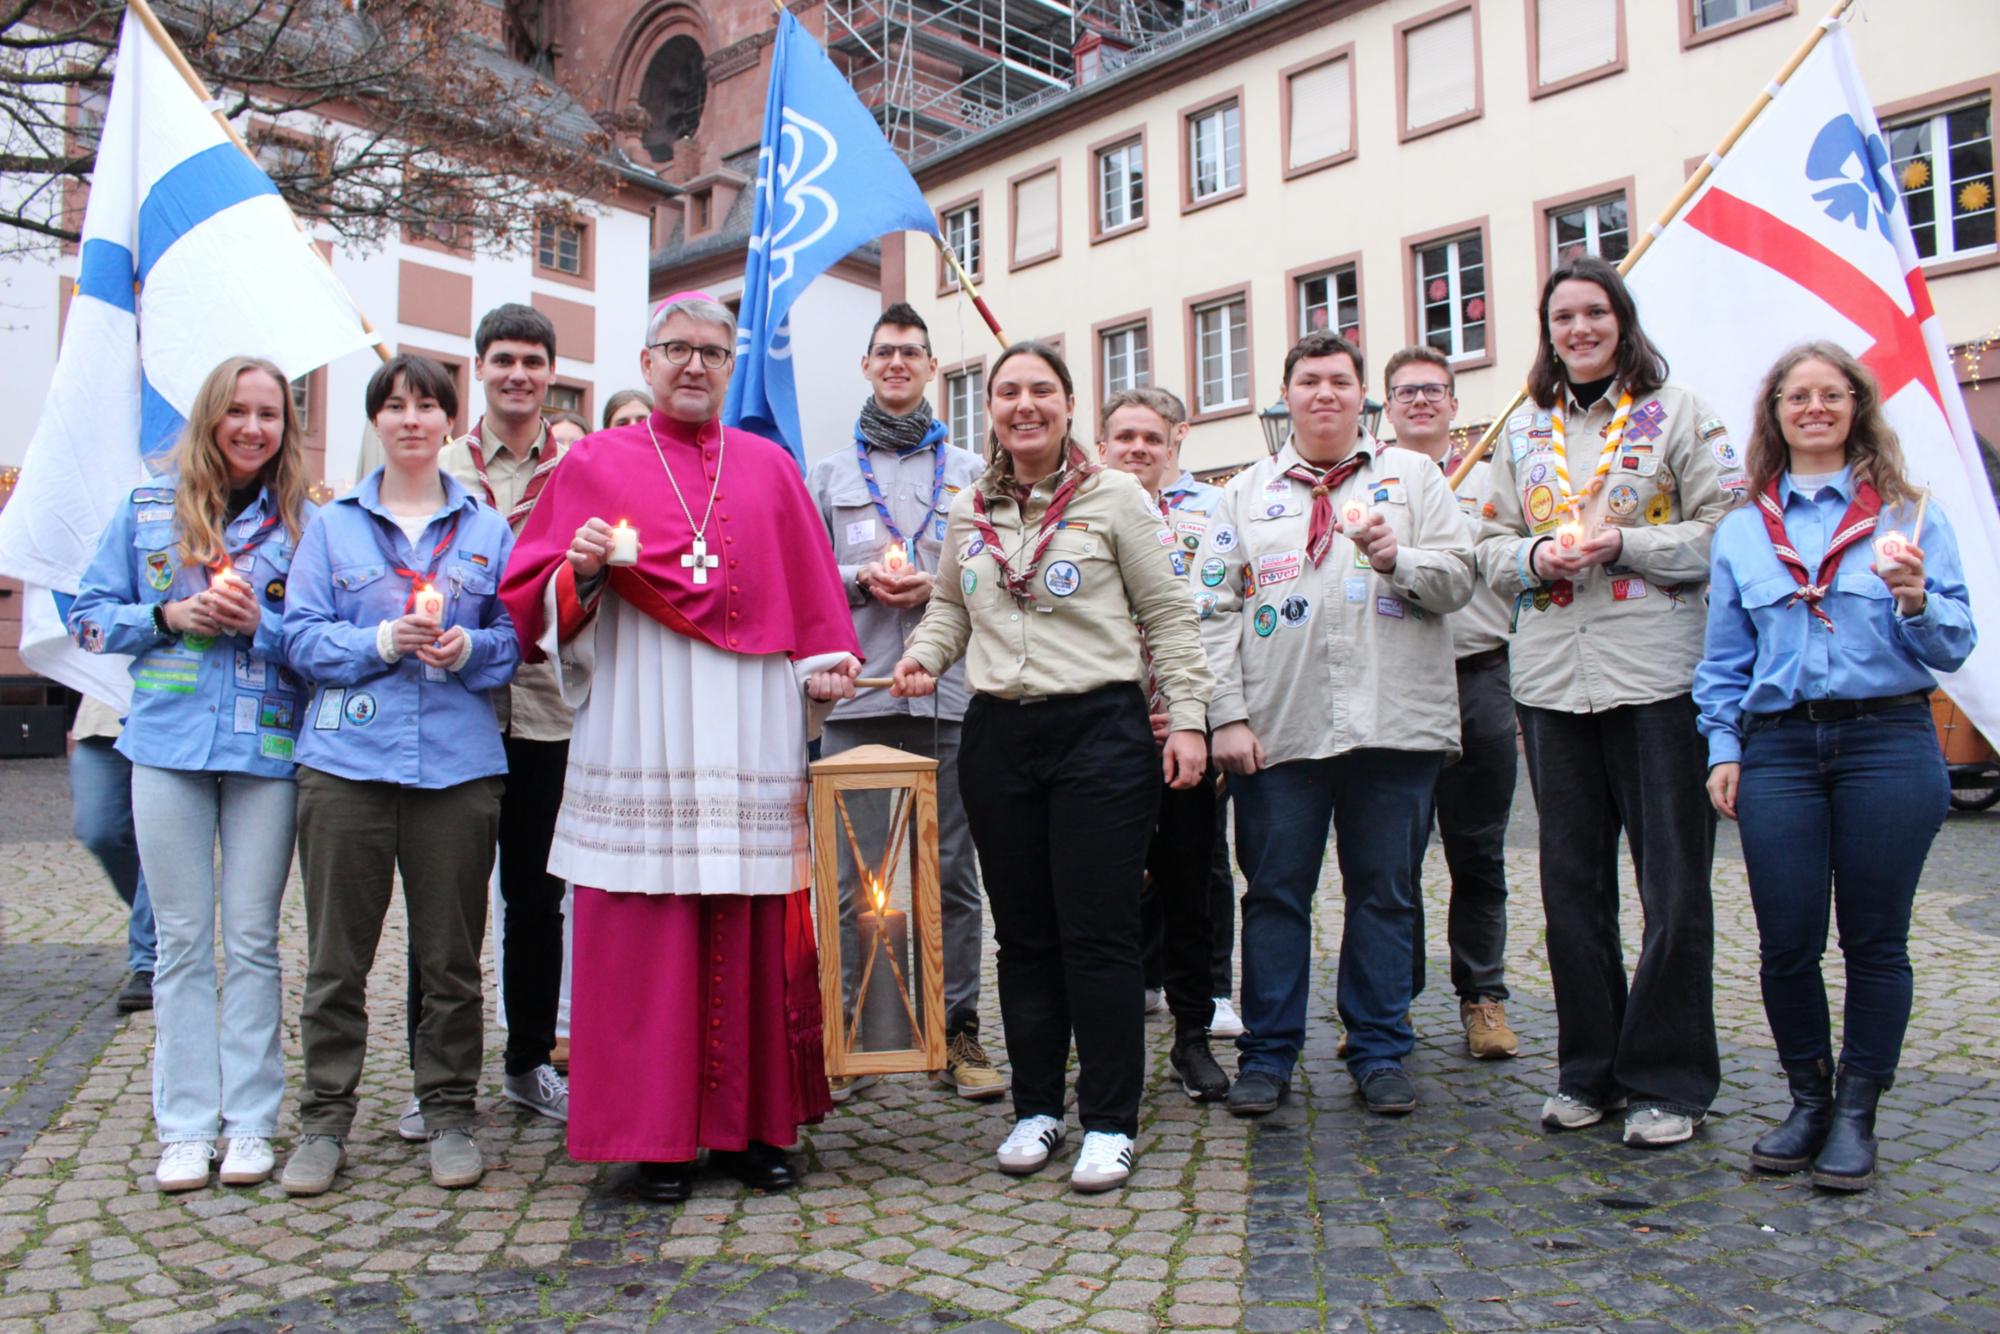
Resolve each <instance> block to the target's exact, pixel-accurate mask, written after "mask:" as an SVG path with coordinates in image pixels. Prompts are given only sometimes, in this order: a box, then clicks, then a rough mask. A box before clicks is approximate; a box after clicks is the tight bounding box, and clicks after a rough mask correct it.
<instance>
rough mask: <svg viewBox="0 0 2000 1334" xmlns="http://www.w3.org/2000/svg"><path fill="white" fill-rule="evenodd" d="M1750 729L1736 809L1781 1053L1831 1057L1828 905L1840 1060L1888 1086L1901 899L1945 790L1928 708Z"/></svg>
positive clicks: (1904, 950) (1903, 972)
mask: <svg viewBox="0 0 2000 1334" xmlns="http://www.w3.org/2000/svg"><path fill="white" fill-rule="evenodd" d="M1746 733H1747V734H1746V735H1745V737H1744V739H1743V776H1742V780H1741V783H1740V785H1739V787H1738V790H1737V796H1736V815H1737V820H1738V822H1739V823H1740V824H1741V826H1742V832H1743V860H1744V864H1745V865H1746V866H1747V867H1748V868H1749V871H1750V902H1751V904H1752V905H1753V906H1754V907H1755V908H1756V910H1757V935H1758V940H1759V956H1760V959H1761V965H1760V967H1759V969H1758V978H1759V980H1760V981H1761V982H1762V983H1763V988H1764V1013H1765V1015H1766V1016H1767V1017H1768V1018H1769V1019H1770V1021H1771V1036H1772V1037H1773V1038H1774V1039H1776V1041H1777V1044H1778V1059H1779V1060H1781V1061H1783V1062H1785V1063H1786V1064H1787V1065H1791V1064H1803V1063H1810V1062H1813V1061H1824V1060H1828V1059H1830V1058H1831V1057H1832V1055H1833V1037H1832V1025H1831V1022H1830V1020H1829V1018H1828V1015H1827V1006H1826V983H1825V982H1824V981H1823V980H1822V979H1821V977H1820V966H1819V961H1820V956H1821V955H1822V954H1824V953H1825V952H1826V929H1827V918H1828V915H1829V910H1831V913H1832V914H1833V915H1835V916H1837V917H1838V919H1839V922H1840V952H1841V955H1842V956H1843V957H1844V958H1845V959H1846V961H1847V1014H1846V1020H1845V1022H1844V1023H1843V1025H1842V1031H1841V1052H1840V1063H1841V1064H1842V1065H1846V1066H1851V1067H1853V1069H1855V1070H1856V1071H1858V1072H1859V1073H1861V1074H1863V1075H1866V1076H1867V1077H1868V1078H1870V1079H1873V1080H1876V1081H1879V1082H1880V1083H1883V1084H1888V1083H1889V1082H1890V1081H1891V1080H1893V1079H1894V1077H1895V1074H1896V1063H1897V1060H1898V1058H1899V1057H1900V1056H1901V1055H1902V1050H1903V1031H1904V1029H1905V1028H1906V1027H1907V1026H1908V1024H1909V1021H1910V991H1911V974H1910V951H1909V940H1910V901H1911V899H1912V898H1914V897H1915V895H1916V891H1917V879H1918V877H1919V876H1920V875H1922V873H1923V869H1924V858H1925V857H1926V856H1928V855H1929V853H1930V848H1931V840H1932V839H1934V838H1936V837H1937V832H1938V828H1939V826H1941V825H1942V824H1943V823H1944V816H1945V809H1946V807H1947V805H1948V804H1949V801H1950V797H1951V781H1950V779H1949V778H1947V777H1946V775H1945V767H1944V757H1943V756H1942V755H1940V754H1939V753H1938V743H1937V730H1936V728H1935V726H1934V725H1933V724H1932V722H1931V713H1930V710H1929V709H1928V708H1926V707H1924V706H1923V705H1921V704H1910V705H1906V706H1904V707H1902V708H1896V709H1886V710H1884V711H1883V712H1881V713H1875V714H1870V715H1868V716H1867V717H1865V718H1854V719H1849V720H1846V721H1843V722H1835V723H1812V722H1807V721H1805V720H1803V719H1798V720H1784V721H1777V722H1771V723H1764V724H1758V723H1755V722H1752V723H1751V725H1750V726H1749V727H1748V728H1746Z"/></svg>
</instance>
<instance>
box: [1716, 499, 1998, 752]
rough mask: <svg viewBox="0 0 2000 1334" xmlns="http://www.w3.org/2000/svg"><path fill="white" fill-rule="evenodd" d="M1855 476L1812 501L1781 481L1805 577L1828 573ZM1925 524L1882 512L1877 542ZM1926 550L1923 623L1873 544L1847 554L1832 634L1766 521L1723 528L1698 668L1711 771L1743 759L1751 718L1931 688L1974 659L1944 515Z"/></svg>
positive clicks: (1929, 517) (1924, 536) (1932, 515)
mask: <svg viewBox="0 0 2000 1334" xmlns="http://www.w3.org/2000/svg"><path fill="white" fill-rule="evenodd" d="M1852 485H1853V481H1852V475H1851V470H1849V469H1845V468H1843V469H1842V470H1841V471H1840V473H1839V474H1838V475H1837V476H1836V477H1834V479H1833V480H1832V481H1830V482H1828V483H1827V484H1826V485H1825V486H1823V487H1821V488H1820V490H1819V492H1818V494H1817V495H1810V496H1809V495H1806V494H1805V493H1804V492H1802V491H1799V490H1796V489H1794V488H1793V486H1792V478H1791V474H1790V473H1786V474H1784V475H1782V476H1780V477H1779V478H1778V503H1779V504H1780V505H1782V506H1784V509H1785V532H1786V534H1787V535H1788V536H1789V537H1790V538H1791V541H1792V546H1793V547H1794V548H1795V549H1796V550H1797V551H1798V553H1799V558H1800V559H1801V560H1803V561H1804V562H1805V564H1806V569H1807V570H1808V571H1810V572H1811V573H1812V574H1813V575H1814V576H1817V575H1818V573H1819V563H1820V558H1821V557H1822V556H1824V555H1825V554H1826V547H1827V542H1828V541H1829V540H1830V539H1831V538H1832V536H1833V534H1834V532H1835V530H1836V529H1838V528H1839V527H1840V520H1841V517H1842V516H1843V515H1845V514H1846V513H1847V504H1848V500H1849V497H1850V496H1851V494H1852V489H1851V488H1852ZM1915 518H1916V514H1915V511H1914V509H1913V508H1912V507H1910V506H1899V507H1896V508H1894V509H1891V508H1890V507H1889V506H1887V505H1884V506H1883V508H1882V517H1881V522H1880V524H1879V526H1878V527H1877V528H1876V530H1875V532H1876V535H1878V536H1879V535H1880V534H1882V533H1885V532H1890V531H1892V530H1893V531H1896V532H1901V533H1905V534H1907V533H1909V532H1910V530H1911V525H1912V523H1913V522H1914V520H1915ZM1917 545H1918V546H1920V547H1922V548H1923V550H1924V589H1925V592H1926V593H1927V595H1928V596H1927V598H1926V601H1925V604H1924V609H1923V612H1922V614H1920V615H1917V616H1901V615H1898V614H1897V612H1896V601H1895V598H1894V597H1893V596H1892V595H1891V594H1890V592H1889V586H1888V585H1887V584H1885V583H1883V582H1882V577H1881V576H1880V575H1878V574H1876V573H1875V571H1874V570H1873V569H1871V568H1870V567H1871V566H1872V565H1874V563H1875V546H1874V542H1873V539H1872V538H1871V539H1869V540H1865V541H1861V542H1856V543H1855V544H1854V545H1852V546H1850V547H1848V548H1847V550H1845V551H1843V552H1842V553H1841V554H1840V564H1839V566H1838V568H1837V569H1836V570H1835V571H1834V574H1833V579H1832V587H1831V588H1830V589H1829V590H1828V592H1827V594H1826V597H1825V598H1824V599H1823V600H1822V601H1821V602H1820V607H1821V608H1822V609H1823V610H1824V611H1825V612H1826V614H1827V615H1828V616H1830V617H1832V618H1833V628H1832V629H1829V628H1828V627H1827V624H1826V622H1825V621H1822V620H1820V619H1819V618H1818V617H1817V616H1814V615H1813V614H1812V611H1811V610H1810V609H1809V608H1808V607H1807V606H1806V604H1805V603H1803V602H1793V601H1792V594H1794V593H1796V592H1798V589H1799V585H1798V581H1797V580H1796V579H1794V578H1793V577H1792V575H1791V572H1790V571H1789V570H1788V569H1787V568H1786V567H1785V565H1784V564H1783V563H1782V562H1780V561H1779V559H1778V556H1777V553H1776V552H1774V551H1772V550H1771V537H1770V534H1769V533H1767V532H1766V531H1765V530H1764V519H1763V514H1762V512H1761V511H1760V510H1758V508H1757V507H1756V506H1755V505H1746V506H1744V507H1743V508H1742V509H1739V510H1736V511H1735V512H1733V513H1731V514H1730V515H1729V516H1728V517H1727V518H1725V519H1724V520H1723V521H1722V522H1721V523H1720V524H1718V525H1717V526H1716V529H1715V546H1714V549H1713V551H1712V552H1711V554H1710V557H1709V563H1710V567H1711V571H1712V572H1711V574H1710V579H1711V580H1712V582H1711V583H1710V584H1709V589H1708V640H1707V645H1706V648H1705V650H1704V652H1703V654H1702V660H1701V665H1700V666H1699V667H1697V668H1696V669H1695V675H1694V702H1695V703H1696V704H1697V705H1698V706H1699V707H1700V709H1701V730H1702V732H1703V734H1704V735H1706V736H1707V737H1708V762H1709V763H1710V764H1711V765H1716V764H1731V763H1737V762H1740V761H1741V760H1742V758H1743V715H1745V714H1746V713H1748V714H1757V713H1782V712H1784V711H1785V710H1786V709H1789V708H1791V707H1792V706H1793V705H1796V704H1803V703H1805V702H1806V701H1807V700H1816V699H1882V698H1885V697H1887V696H1890V695H1905V694H1909V693H1911V692H1913V691H1927V690H1933V689H1935V688H1936V687H1937V681H1936V679H1935V678H1933V677H1932V676H1931V671H1932V670H1936V671H1941V672H1949V671H1956V670H1957V669H1958V666H1959V664H1961V663H1963V662H1964V661H1965V659H1966V658H1967V656H1968V655H1970V654H1971V652H1972V646H1973V644H1974V643H1976V642H1977V640H1978V635H1977V633H1976V632H1975V630H1974V629H1973V625H1972V610H1971V607H1970V606H1969V604H1968V602H1967V595H1966V591H1965V574H1964V571H1963V569H1962V568H1961V566H1960V565H1959V560H1958V541H1957V539H1956V538H1954V537H1953V536H1952V531H1951V523H1950V521H1949V520H1948V519H1946V518H1945V516H1944V513H1943V511H1942V510H1941V509H1939V507H1938V506H1936V505H1932V506H1930V507H1929V508H1928V509H1927V510H1926V511H1925V515H1924V531H1923V532H1922V533H1921V534H1919V535H1918V538H1917Z"/></svg>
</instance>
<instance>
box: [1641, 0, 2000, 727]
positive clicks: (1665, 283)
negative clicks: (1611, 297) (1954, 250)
mask: <svg viewBox="0 0 2000 1334" xmlns="http://www.w3.org/2000/svg"><path fill="white" fill-rule="evenodd" d="M1627 281H1628V282H1629V284H1630V285H1631V288H1632V292H1633V295H1634V297H1636V298H1637V300H1638V303H1639V308H1640V310H1641V311H1642V312H1643V313H1644V316H1645V321H1646V332H1647V333H1648V334H1650V335H1651V336H1652V337H1653V338H1654V339H1655V340H1656V341H1657V342H1658V343H1659V344H1660V347H1661V349H1662V350H1663V351H1665V353H1666V354H1667V358H1668V360H1669V361H1670V362H1671V363H1672V367H1673V377H1674V379H1675V381H1676V382H1678V383H1680V384H1684V385H1687V386H1689V387H1690V388H1692V389H1695V390H1697V391H1698V392H1700V393H1701V395H1702V396H1703V397H1705V398H1706V399H1708V400H1709V402H1711V403H1713V404H1714V405H1715V407H1716V409H1717V410H1718V411H1719V412H1721V413H1722V415H1723V418H1724V419H1725V421H1726V422H1727V423H1728V425H1729V428H1730V434H1731V436H1732V437H1733V438H1734V439H1735V440H1737V441H1739V442H1746V443H1747V442H1748V440H1749V439H1750V425H1751V420H1752V418H1753V416H1754V408H1753V400H1754V399H1755V396H1756V393H1757V389H1758V386H1759V384H1760V382H1761V380H1762V378H1763V375H1764V372H1765V371H1767V370H1768V369H1770V366H1771V363H1772V362H1774V361H1776V360H1777V359H1778V356H1779V354H1780V353H1782V352H1784V351H1785V349H1786V348H1788V347H1790V346H1792V345H1793V344H1795V343H1800V342H1804V341H1806V340H1808V339H1814V338H1824V339H1831V340H1832V341H1834V342H1837V343H1839V344H1841V345H1842V346H1843V347H1845V348H1847V349H1848V350H1849V351H1850V352H1852V353H1854V355H1856V356H1857V357H1859V358H1860V359H1861V361H1862V362H1863V363H1864V364H1866V365H1867V366H1868V368H1869V369H1870V370H1872V371H1873V372H1874V373H1875V376H1876V378H1877V379H1878V380H1879V381H1880V382H1881V386H1882V400H1883V403H1884V406H1885V410H1886V413H1887V416H1888V420H1889V424H1890V425H1891V426H1892V427H1894V428H1895V431H1896V434H1897V436H1898V437H1899V438H1900V439H1901V441H1902V446H1903V453H1904V456H1905V458H1906V459H1907V461H1908V464H1909V470H1910V475H1911V479H1912V480H1913V481H1915V482H1916V483H1917V484H1918V485H1920V486H1923V487H1927V488H1928V489H1929V490H1930V492H1931V503H1932V505H1934V506H1938V507H1941V508H1942V509H1943V510H1944V511H1945V512H1946V514H1948V515H1949V516H1950V519H1951V525H1952V529H1953V531H1954V532H1955V533H1956V535H1957V537H1958V545H1959V550H1960V554H1961V556H1962V558H1963V560H1964V564H1965V581H1966V585H1967V587H1968V589H1969V590H1970V592H1971V595H1972V619H1973V623H1974V624H1975V625H1977V626H1978V627H1979V629H1980V630H1981V631H1982V632H1983V634H1982V638H1983V639H1984V640H1985V642H1984V643H1983V644H1982V645H1981V646H1980V647H1979V648H1978V649H1976V650H1974V652H1973V654H1972V656H1971V658H1969V659H1968V660H1967V661H1966V664H1965V666H1964V668H1963V669H1961V670H1960V671H1958V672H1955V673H1952V674H1950V675H1948V676H1943V677H1941V680H1942V683H1943V685H1944V687H1945V689H1946V690H1947V691H1948V692H1949V693H1950V694H1951V695H1952V697H1953V698H1954V699H1956V700H1957V701H1958V704H1959V706H1960V707H1961V708H1962V709H1964V711H1965V712H1966V714H1967V715H1969V716H1970V717H1971V718H1972V720H1973V721H1974V722H1975V723H1976V724H1977V725H1978V726H1979V729H1980V730H1981V731H1982V732H1984V733H1985V734H1986V735H1987V736H1989V737H2000V648H1996V647H1994V641H1995V640H1996V639H2000V512H1996V510H1995V508H1994V500H1993V493H1992V490H1991V489H1990V488H1989V487H1988V485H1987V482H1986V472H1985V469H1984V467H1983V466H1982V465H1981V462H1980V458H1979V447H1978V444H1977V442H1976V441H1975V439H1974V436H1973V433H1972V425H1971V423H1970V422H1969V421H1968V420H1967V418H1966V415H1965V401H1964V399H1963V398H1962V397H1961V396H1960V394H1959V389H1958V382H1957V379H1956V377H1955V376H1954V375H1953V374H1952V371H1951V364H1950V356H1949V354H1948V352H1947V350H1946V347H1945V341H1944V333H1943V330H1942V328H1941V326H1940V322H1939V320H1938V318H1937V315H1936V313H1935V312H1934V311H1933V310H1932V309H1931V300H1930V292H1929V289H1928V288H1927V287H1926V285H1925V283H1924V276H1923V270H1922V268H1921V267H1920V264H1919V261H1918V258H1917V250H1916V245H1915V242H1914V241H1913V240H1912V239H1911V236H1910V222H1909V215H1908V213H1907V212H1906V210H1905V209H1904V207H1903V203H1902V199H1901V197H1900V196H1899V194H1898V192H1897V187H1896V181H1895V178H1894V176H1893V175H1892V173H1891V172H1890V169H1889V151H1888V148H1887V146H1886V144H1885V143H1884V141H1883V138H1882V129H1881V126H1880V125H1879V124H1878V123H1877V122H1876V119H1875V111H1874V107H1873V105H1872V104H1871V103H1870V102H1869V100H1868V94H1867V92H1866V90H1865V89H1864V88H1863V87H1862V83H1861V75H1860V72H1859V71H1858V70H1857V69H1856V68H1855V64H1854V51H1853V48H1852V46H1851V45H1850V44H1849V42H1848V33H1847V24H1846V22H1845V21H1844V20H1841V21H1835V22H1832V23H1831V24H1830V25H1829V30H1828V32H1827V34H1826V36H1825V38H1824V40H1822V41H1821V42H1820V43H1819V44H1818V45H1817V46H1816V47H1815V48H1814V49H1813V51H1812V53H1811V54H1810V55H1809V56H1807V57H1806V59H1805V61H1804V63H1803V64H1801V65H1800V66H1799V68H1798V70H1797V71H1796V72H1794V73H1793V75H1792V77H1791V78H1790V79H1789V80H1787V81H1786V83H1785V85H1784V87H1783V88H1782V89H1781V90H1780V91H1779V93H1778V95H1777V96H1776V97H1775V98H1774V99H1773V100H1772V101H1771V103H1770V105H1769V106H1767V107H1766V108H1765V109H1764V112H1763V114H1762V115H1760V116H1759V117H1758V118H1757V120H1756V122H1755V123H1754V124H1752V125H1751V127H1750V129H1749V130H1748V131H1747V132H1745V133H1744V135H1743V136H1742V138H1740V139H1738V140H1737V142H1736V146H1735V147H1734V148H1732V149H1731V150H1730V151H1729V153H1728V155H1727V156H1726V157H1724V158H1723V159H1722V161H1721V162H1720V164H1719V165H1717V167H1716V168H1715V171H1714V172H1713V174H1712V175H1711V176H1710V177H1709V179H1708V181H1707V182H1706V183H1705V184H1704V185H1703V187H1702V189H1701V190H1700V191H1699V192H1698V193H1697V194H1696V195H1695V196H1694V197H1693V198H1692V199H1691V200H1689V201H1688V203H1687V205H1686V206H1685V207H1684V208H1682V210H1681V211H1680V213H1678V214H1677V215H1675V217H1674V220H1673V222H1671V223H1670V224H1668V226H1667V227H1666V229H1665V230H1664V231H1663V232H1662V233H1661V234H1660V236H1659V238H1658V240H1657V241H1655V243H1654V244H1653V246H1652V247H1651V248H1650V249H1649V250H1647V252H1646V253H1645V254H1644V255H1643V256H1642V257H1641V258H1640V260H1639V262H1638V263H1637V264H1636V265H1635V266H1634V267H1633V269H1632V272H1631V273H1630V275H1629V276H1628V279H1627Z"/></svg>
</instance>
